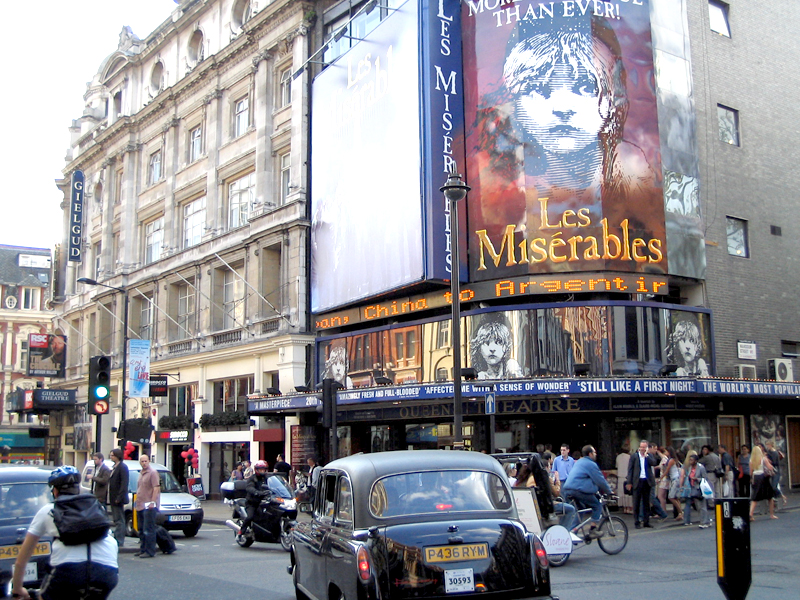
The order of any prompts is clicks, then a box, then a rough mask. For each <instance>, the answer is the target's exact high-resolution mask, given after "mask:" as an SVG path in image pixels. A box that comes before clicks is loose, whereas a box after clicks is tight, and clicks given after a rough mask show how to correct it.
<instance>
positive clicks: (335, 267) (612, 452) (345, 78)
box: [248, 0, 800, 485]
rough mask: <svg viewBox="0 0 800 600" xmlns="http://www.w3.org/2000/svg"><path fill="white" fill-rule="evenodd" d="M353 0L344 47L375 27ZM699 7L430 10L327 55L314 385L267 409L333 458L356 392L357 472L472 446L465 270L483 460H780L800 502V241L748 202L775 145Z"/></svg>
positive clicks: (319, 117)
mask: <svg viewBox="0 0 800 600" xmlns="http://www.w3.org/2000/svg"><path fill="white" fill-rule="evenodd" d="M343 4H344V3H339V4H337V5H335V6H334V7H332V8H330V9H329V10H328V11H327V12H326V13H325V14H324V15H323V26H324V27H325V28H326V31H327V32H330V33H331V34H333V33H339V32H345V33H347V32H350V33H351V34H352V31H351V30H353V28H354V27H355V24H357V23H358V20H359V18H360V16H359V15H360V13H358V11H357V9H358V6H361V4H359V3H352V4H353V5H355V6H356V8H355V9H351V12H348V13H346V14H345V13H344V12H342V11H343V9H342V8H341V7H342V6H343ZM700 4H703V3H688V2H681V1H674V2H672V1H670V2H658V3H656V2H648V1H647V0H640V1H639V0H637V1H636V2H624V3H610V2H605V3H594V4H593V5H592V6H591V7H589V5H587V6H586V7H583V5H582V4H581V3H574V2H546V3H542V2H529V1H524V0H523V1H520V2H504V1H500V0H480V1H477V0H476V1H474V2H472V1H470V2H456V1H449V0H442V1H439V2H432V1H431V2H428V1H426V0H407V1H406V2H390V3H389V5H390V6H391V7H392V8H390V9H389V10H384V12H383V13H381V14H382V17H381V20H380V24H379V25H378V26H376V27H375V28H374V29H371V30H368V31H367V32H366V33H365V34H363V35H361V34H360V35H359V36H358V37H360V38H363V39H361V40H360V41H359V40H353V39H352V36H351V38H349V39H350V41H349V42H348V44H347V47H346V48H341V47H338V46H335V45H331V46H329V47H328V50H327V51H326V62H327V63H329V64H328V65H327V66H326V67H324V68H323V69H322V70H321V72H320V73H319V74H318V75H317V76H316V77H315V78H314V81H313V83H312V100H311V105H312V122H311V143H312V146H311V173H312V177H311V179H312V181H313V186H312V190H311V199H312V203H311V213H312V214H311V252H310V254H311V273H310V286H311V294H310V297H311V310H312V313H313V315H314V316H313V318H314V321H315V324H316V332H317V340H316V347H315V353H314V357H313V368H312V372H313V373H314V374H315V378H314V381H313V382H312V383H313V385H311V386H309V387H307V388H303V390H305V391H304V392H301V391H296V392H292V393H287V392H286V391H285V390H284V391H283V395H282V396H280V397H278V396H274V395H273V396H266V395H261V394H256V395H251V396H250V397H249V399H248V409H249V411H250V413H251V414H255V415H267V414H276V413H281V412H284V413H297V414H298V415H299V416H300V420H299V423H300V425H298V426H297V428H298V429H297V432H296V433H297V439H298V440H300V439H301V438H302V439H303V440H306V442H307V443H309V444H310V443H311V441H314V442H315V443H316V444H317V447H318V448H319V450H320V453H322V454H323V455H324V454H325V449H324V444H323V442H324V440H325V433H324V432H321V430H320V428H319V426H318V425H317V422H318V414H319V413H318V411H317V407H318V405H319V403H320V401H321V396H320V392H319V390H318V389H317V385H318V384H319V382H321V381H322V380H323V379H333V380H335V381H336V382H337V383H338V384H339V385H340V386H341V389H339V390H338V391H336V392H335V394H336V406H337V421H338V423H337V425H338V430H337V436H338V441H339V443H338V447H339V455H343V454H349V453H355V452H375V451H384V450H393V449H407V448H450V447H453V445H454V435H453V422H454V404H453V403H454V399H453V380H454V372H453V369H454V362H453V345H454V340H453V339H452V335H451V333H452V320H451V316H450V315H451V307H452V302H453V294H452V293H451V291H450V290H451V288H450V276H451V267H452V265H453V264H455V263H456V261H457V262H458V263H459V265H460V267H461V268H460V273H461V277H460V279H461V282H460V283H461V285H460V290H459V291H460V297H459V301H460V306H461V314H462V318H461V327H460V329H461V339H460V340H457V343H458V344H459V345H460V348H461V356H462V361H461V362H462V364H461V367H462V371H461V377H462V378H463V384H462V397H463V407H462V410H463V415H464V423H463V428H464V429H463V438H464V445H465V447H466V448H468V449H471V450H476V451H486V452H494V451H502V452H514V451H529V450H533V449H535V447H536V445H537V444H551V445H552V446H553V447H554V448H558V447H559V446H560V445H561V444H562V443H568V444H569V445H570V446H571V448H572V449H573V450H576V449H579V448H580V447H581V446H582V445H584V444H588V443H591V444H593V445H596V446H597V447H598V449H599V450H600V457H599V461H600V463H601V464H602V466H603V468H605V469H612V468H613V467H614V463H615V456H616V455H617V454H619V453H620V452H623V451H625V452H628V451H630V450H631V449H632V448H634V447H635V446H636V445H637V444H638V442H639V440H641V439H647V440H653V441H656V442H657V443H659V444H662V445H664V446H673V447H674V448H676V449H677V450H683V451H687V450H689V449H696V450H699V449H700V447H701V446H702V445H704V444H712V445H716V444H718V443H722V444H725V445H726V446H727V447H728V448H729V449H730V450H731V451H732V452H736V451H738V449H739V448H740V447H741V445H742V444H747V445H751V444H755V443H759V442H767V441H772V442H774V443H775V445H776V446H777V447H778V448H779V449H780V450H782V451H783V452H784V454H785V455H786V457H787V462H786V465H787V466H788V468H787V469H785V470H784V471H785V472H786V473H787V474H786V475H785V476H786V478H787V479H786V481H785V483H786V484H796V485H800V410H797V409H796V408H794V407H795V405H796V402H797V399H798V398H800V385H799V384H798V383H796V382H795V377H794V371H793V367H794V359H795V358H796V357H797V356H798V348H800V342H798V340H800V326H799V325H798V320H797V319H796V317H797V310H796V306H790V305H789V304H787V302H786V301H785V300H783V298H784V297H788V296H787V295H786V294H787V293H789V295H790V296H791V294H793V293H794V292H800V281H798V278H797V277H796V275H792V274H791V273H786V272H781V273H778V272H776V271H775V270H774V269H773V267H772V266H771V263H770V262H769V260H770V256H772V257H774V256H775V253H776V252H794V251H797V250H800V248H797V244H796V243H795V242H794V241H790V240H788V239H786V238H784V239H782V240H777V238H776V237H775V236H779V235H780V227H777V228H776V226H771V227H767V224H768V223H767V221H775V219H774V218H773V216H772V213H773V212H774V213H775V214H785V212H781V211H780V210H777V204H776V205H775V206H773V205H772V204H771V202H772V199H768V198H763V206H764V207H768V208H767V209H765V210H761V209H758V210H755V209H753V206H754V205H753V203H748V202H746V199H745V198H744V192H743V190H745V189H748V186H749V185H751V183H752V182H753V181H756V180H759V179H760V178H761V179H763V178H764V177H765V175H764V174H763V173H761V172H753V171H752V170H750V167H749V166H748V165H750V164H755V163H748V162H746V161H743V160H740V159H739V158H737V157H736V155H733V154H730V153H731V152H737V151H740V152H742V153H752V152H756V153H760V154H761V155H763V156H767V155H769V154H770V153H771V152H772V151H773V147H772V146H770V145H769V143H768V141H767V140H766V139H762V138H761V137H760V136H759V135H757V134H756V133H755V132H754V133H752V134H751V135H752V136H753V137H752V139H751V140H750V141H749V143H750V144H752V145H754V146H758V147H757V148H756V149H753V148H751V147H749V146H745V147H742V144H741V137H740V135H739V130H738V127H739V121H738V119H739V118H740V116H741V115H739V113H738V111H736V110H734V109H732V108H730V107H729V106H728V105H726V104H724V102H733V100H731V99H730V98H731V97H736V94H739V93H741V94H742V95H747V94H750V95H749V96H748V98H749V99H748V100H747V101H745V100H744V99H743V98H738V97H736V98H737V101H740V102H741V103H742V105H744V104H748V103H749V104H748V105H749V106H750V105H759V104H758V101H757V99H756V98H757V93H756V92H755V91H754V90H747V91H746V92H742V91H741V90H739V89H738V88H737V91H736V92H735V93H734V92H733V91H732V90H731V89H729V88H728V87H726V86H725V85H722V84H720V81H721V78H722V77H724V76H725V75H724V74H725V73H728V71H729V70H730V69H731V68H732V67H731V66H730V64H728V63H725V62H724V61H719V60H718V57H719V56H722V55H726V54H725V52H726V46H725V45H726V44H727V43H728V42H729V41H730V39H731V34H730V31H728V34H727V36H726V35H725V34H724V32H721V31H719V29H720V28H721V25H720V21H719V17H720V15H719V14H718V13H717V12H715V11H716V8H714V7H716V5H717V4H718V3H713V4H714V7H710V8H709V7H706V6H705V4H703V6H702V7H700ZM709 6H710V5H709ZM337 7H339V8H338V9H337ZM598 7H600V8H598ZM717 8H718V7H717ZM784 8H786V7H785V6H784ZM337 10H338V12H337ZM726 10H727V9H726ZM736 10H737V11H739V12H738V13H737V15H738V17H739V18H742V19H746V18H750V17H751V16H753V17H754V15H750V13H749V9H746V8H745V7H739V6H738V5H737V9H736ZM709 11H710V12H709ZM722 16H724V17H725V19H726V21H725V24H726V26H727V12H725V13H724V15H722ZM772 17H774V18H775V19H778V17H777V16H775V15H772ZM772 17H771V18H772ZM709 29H711V31H712V32H714V33H715V34H718V35H716V36H712V37H709V35H708V33H707V31H708V30H709ZM362 33H363V31H362ZM740 33H741V37H739V38H737V43H739V44H744V45H745V46H746V47H748V49H749V50H748V53H749V58H748V60H755V58H754V57H755V56H757V55H759V53H760V52H761V50H760V49H759V48H758V46H757V45H754V44H755V41H754V40H750V39H749V38H748V39H743V38H744V37H745V36H744V32H740ZM339 38H340V39H342V36H339ZM748 44H749V45H748ZM337 48H338V53H337V52H335V51H334V50H336V49H337ZM726 56H727V55H726ZM728 62H730V59H729V60H728ZM698 65H699V66H698ZM741 66H742V65H740V67H741ZM751 101H752V102H751ZM754 103H755V104H754ZM759 106H760V105H759ZM756 112H760V110H753V113H756ZM749 118H753V119H755V118H757V117H756V116H753V115H749ZM773 133H774V134H775V135H780V132H777V131H773ZM792 152H794V150H791V151H790V154H791V153H792ZM748 156H750V155H749V154H748ZM776 160H778V158H777V157H776ZM734 164H736V165H738V167H737V168H733V167H732V165H734ZM758 164H764V161H763V158H762V160H761V161H760V162H759V163H758ZM717 168H719V169H722V171H724V175H725V176H724V177H722V178H721V177H719V176H717V174H716V172H715V169H717ZM453 169H455V170H457V171H458V172H459V173H460V174H461V175H462V176H463V177H464V180H465V181H466V183H467V184H468V185H469V186H470V187H471V190H470V191H469V193H468V194H467V197H466V198H465V199H464V200H463V201H461V202H460V203H459V210H458V213H459V220H458V222H457V223H452V222H451V221H452V219H451V215H452V210H451V208H452V207H451V206H450V205H449V203H448V201H447V200H446V199H445V198H444V197H443V196H442V194H441V192H440V190H439V187H440V186H442V185H443V184H444V183H445V180H446V178H447V174H448V173H449V172H451V171H452V170H453ZM768 170H769V169H768ZM722 171H721V172H722ZM769 177H770V181H771V182H772V184H774V185H777V186H778V187H781V186H784V185H785V186H786V187H787V189H788V187H789V186H790V185H792V184H791V182H790V181H789V180H787V179H785V178H784V177H783V176H781V175H780V174H779V173H771V174H770V176H769ZM762 183H763V182H762ZM772 184H771V185H772ZM778 196H780V194H778ZM751 197H754V196H752V195H751ZM759 198H760V196H759ZM776 198H777V196H776ZM760 201H761V199H760ZM776 202H777V200H776ZM758 206H762V205H761V204H758ZM772 209H776V210H777V212H776V211H774V210H772ZM742 215H746V217H743V216H742ZM776 218H777V219H778V220H780V218H778V217H776ZM791 220H794V217H791V218H790V221H791ZM775 222H776V223H777V221H775ZM756 225H757V226H756ZM788 225H789V223H788V222H787V226H788ZM762 230H763V231H771V232H772V233H771V236H772V237H767V236H766V234H763V235H762V233H761V231H762ZM776 232H777V233H776ZM453 236H458V239H459V246H460V256H457V255H456V254H455V253H454V252H453V244H452V242H453ZM778 241H780V243H781V244H785V245H786V247H785V248H784V246H781V248H782V250H780V251H779V250H777V249H776V248H773V245H774V244H775V243H777V242H778ZM787 256H788V255H787ZM755 282H759V283H757V284H756V283H755ZM755 288H758V289H757V290H756V289H755ZM795 297H796V296H795ZM294 437H295V436H294V434H293V439H294ZM306 442H304V443H306ZM299 443H300V442H298V444H299ZM328 458H330V457H328Z"/></svg>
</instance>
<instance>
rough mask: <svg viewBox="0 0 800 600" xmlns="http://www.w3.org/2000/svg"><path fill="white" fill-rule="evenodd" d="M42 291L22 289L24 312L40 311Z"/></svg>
mask: <svg viewBox="0 0 800 600" xmlns="http://www.w3.org/2000/svg"><path fill="white" fill-rule="evenodd" d="M40 296H41V290H40V289H39V288H32V287H24V288H22V306H21V308H22V309H23V310H39V297H40Z"/></svg>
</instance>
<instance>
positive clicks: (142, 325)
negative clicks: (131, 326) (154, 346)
mask: <svg viewBox="0 0 800 600" xmlns="http://www.w3.org/2000/svg"><path fill="white" fill-rule="evenodd" d="M149 300H150V298H148V297H147V296H145V297H144V298H142V299H141V302H142V303H141V306H142V311H141V313H140V314H139V337H141V338H142V339H143V340H150V339H153V338H152V335H153V304H152V303H151V302H150V301H149Z"/></svg>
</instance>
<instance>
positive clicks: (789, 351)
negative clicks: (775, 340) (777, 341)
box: [781, 340, 800, 358]
mask: <svg viewBox="0 0 800 600" xmlns="http://www.w3.org/2000/svg"><path fill="white" fill-rule="evenodd" d="M781 355H782V356H787V357H789V358H800V342H791V341H788V340H781Z"/></svg>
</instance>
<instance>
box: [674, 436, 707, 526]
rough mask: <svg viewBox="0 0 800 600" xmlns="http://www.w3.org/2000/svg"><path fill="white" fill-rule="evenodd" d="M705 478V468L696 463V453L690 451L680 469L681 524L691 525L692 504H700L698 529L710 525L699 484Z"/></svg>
mask: <svg viewBox="0 0 800 600" xmlns="http://www.w3.org/2000/svg"><path fill="white" fill-rule="evenodd" d="M706 476H707V473H706V468H705V467H704V466H703V465H701V464H700V463H698V462H697V452H695V451H694V450H692V451H691V452H690V453H689V456H688V457H687V458H686V464H685V465H684V466H683V469H681V477H680V482H679V486H680V494H679V495H680V497H681V499H682V500H683V502H684V507H683V524H684V525H691V524H692V502H693V501H694V500H699V502H700V529H705V528H707V527H709V526H710V525H711V519H710V518H709V516H708V506H707V505H706V499H705V498H704V497H703V492H702V491H701V490H700V482H701V481H702V480H703V479H705V478H706Z"/></svg>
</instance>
